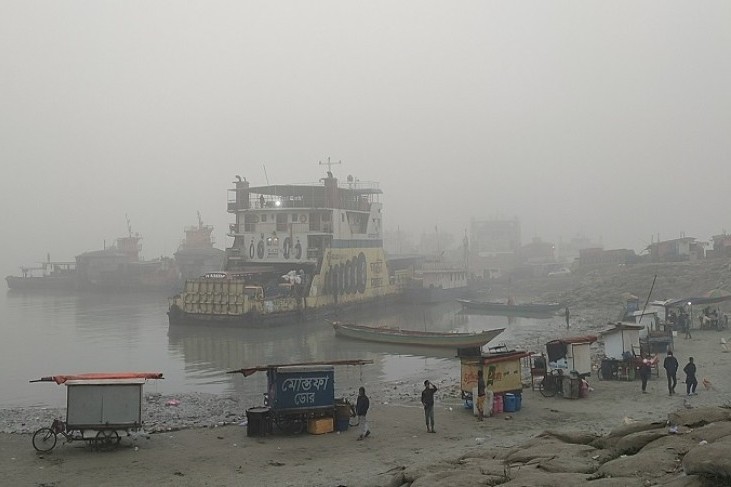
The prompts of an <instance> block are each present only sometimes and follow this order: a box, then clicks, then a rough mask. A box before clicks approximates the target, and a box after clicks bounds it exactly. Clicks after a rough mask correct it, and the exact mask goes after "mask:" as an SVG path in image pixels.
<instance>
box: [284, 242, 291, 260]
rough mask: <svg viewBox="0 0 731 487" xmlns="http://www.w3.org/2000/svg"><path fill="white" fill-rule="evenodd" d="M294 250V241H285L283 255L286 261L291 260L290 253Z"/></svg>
mask: <svg viewBox="0 0 731 487" xmlns="http://www.w3.org/2000/svg"><path fill="white" fill-rule="evenodd" d="M291 250H292V239H291V238H289V237H287V238H285V239H284V245H283V249H282V254H283V255H284V258H285V259H289V253H290V252H291Z"/></svg>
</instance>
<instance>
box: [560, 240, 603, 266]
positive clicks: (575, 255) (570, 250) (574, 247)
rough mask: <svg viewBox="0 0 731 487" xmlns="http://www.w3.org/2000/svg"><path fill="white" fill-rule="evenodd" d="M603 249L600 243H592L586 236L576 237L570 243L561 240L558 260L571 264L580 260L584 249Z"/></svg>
mask: <svg viewBox="0 0 731 487" xmlns="http://www.w3.org/2000/svg"><path fill="white" fill-rule="evenodd" d="M596 248H598V249H601V248H603V246H602V245H601V244H600V243H596V242H592V241H591V239H590V238H588V237H584V236H576V237H573V238H571V240H569V241H568V242H564V241H563V239H560V240H559V242H558V244H557V245H556V260H558V261H559V262H564V263H568V264H571V263H572V262H574V261H577V260H579V257H580V252H581V251H582V250H584V249H596Z"/></svg>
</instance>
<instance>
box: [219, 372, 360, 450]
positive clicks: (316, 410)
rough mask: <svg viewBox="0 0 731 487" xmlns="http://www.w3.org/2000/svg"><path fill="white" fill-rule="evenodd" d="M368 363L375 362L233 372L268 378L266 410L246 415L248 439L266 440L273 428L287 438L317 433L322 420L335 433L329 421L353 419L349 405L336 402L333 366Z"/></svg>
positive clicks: (253, 410) (259, 408)
mask: <svg viewBox="0 0 731 487" xmlns="http://www.w3.org/2000/svg"><path fill="white" fill-rule="evenodd" d="M369 363H373V361H372V360H342V361H333V362H311V363H302V364H288V365H266V366H259V367H251V368H247V369H239V370H234V371H230V372H229V373H241V374H243V375H244V377H248V376H250V375H252V374H254V373H255V372H259V371H262V372H266V374H267V392H266V393H265V394H264V407H255V408H251V409H249V410H248V411H247V422H248V424H247V429H248V435H249V436H263V435H265V434H269V433H271V432H272V431H273V428H274V427H276V428H277V430H278V431H280V432H282V433H284V434H290V435H291V434H299V433H302V432H303V431H304V430H305V428H307V429H311V428H313V429H317V428H318V426H317V420H320V419H323V420H325V421H326V422H327V423H328V424H329V425H330V426H329V431H332V428H333V427H334V426H333V423H331V422H330V420H332V419H338V420H339V419H341V418H342V414H343V412H344V411H347V412H348V415H350V410H351V409H350V404H348V403H347V402H344V401H340V400H338V401H336V400H335V368H334V366H335V365H364V364H369ZM346 419H348V418H346ZM326 428H327V427H326ZM313 432H315V431H313ZM322 432H325V431H322Z"/></svg>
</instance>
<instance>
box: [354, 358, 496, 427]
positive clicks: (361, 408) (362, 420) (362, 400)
mask: <svg viewBox="0 0 731 487" xmlns="http://www.w3.org/2000/svg"><path fill="white" fill-rule="evenodd" d="M480 374H482V372H480ZM483 390H484V382H483ZM436 392H437V386H435V385H434V384H432V383H431V382H429V381H428V380H425V381H424V390H423V391H422V392H421V404H422V405H423V406H424V417H425V419H426V430H427V432H429V433H436V430H435V429H434V394H435V393H436ZM369 408H370V400H369V399H368V396H366V392H365V387H361V388H360V389H358V399H357V400H356V402H355V414H356V415H357V416H358V424H359V425H360V427H361V429H360V435H358V441H361V440H363V439H364V438H367V437H368V436H370V434H371V430H370V428H369V427H368V409H369Z"/></svg>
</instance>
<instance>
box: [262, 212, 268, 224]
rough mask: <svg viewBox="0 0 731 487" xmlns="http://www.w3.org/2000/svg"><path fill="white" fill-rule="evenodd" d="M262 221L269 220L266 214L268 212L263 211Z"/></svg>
mask: <svg viewBox="0 0 731 487" xmlns="http://www.w3.org/2000/svg"><path fill="white" fill-rule="evenodd" d="M261 221H262V222H265V221H267V214H266V213H262V214H261Z"/></svg>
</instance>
